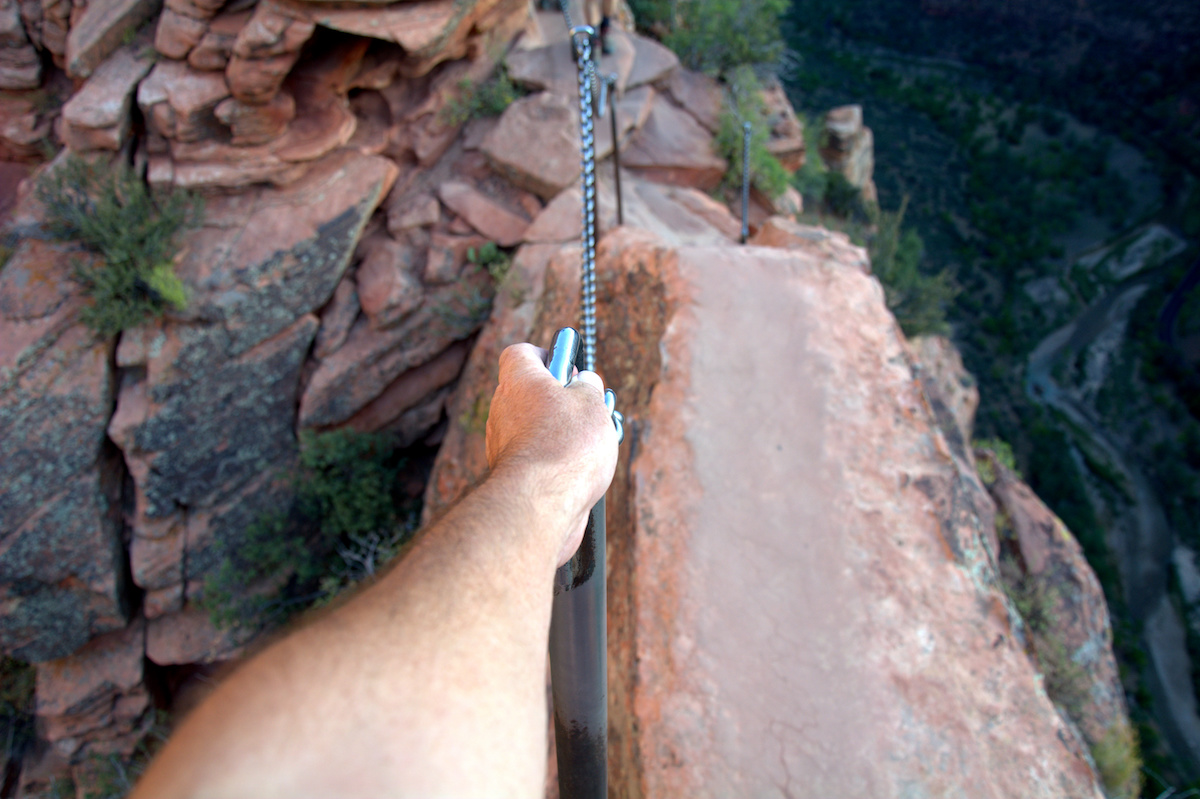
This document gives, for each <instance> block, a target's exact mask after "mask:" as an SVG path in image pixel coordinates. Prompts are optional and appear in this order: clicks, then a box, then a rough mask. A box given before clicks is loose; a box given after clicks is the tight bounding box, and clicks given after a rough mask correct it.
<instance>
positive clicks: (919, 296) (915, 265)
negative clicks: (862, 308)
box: [869, 197, 958, 336]
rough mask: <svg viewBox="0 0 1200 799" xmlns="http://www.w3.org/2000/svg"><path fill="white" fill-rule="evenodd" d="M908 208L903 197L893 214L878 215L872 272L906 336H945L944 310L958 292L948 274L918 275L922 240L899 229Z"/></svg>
mask: <svg viewBox="0 0 1200 799" xmlns="http://www.w3.org/2000/svg"><path fill="white" fill-rule="evenodd" d="M907 207H908V198H907V197H906V198H905V199H904V200H903V201H902V202H901V203H900V210H898V211H896V212H895V213H891V212H880V213H878V221H877V222H876V231H875V233H874V234H873V235H872V236H871V238H870V247H869V249H870V254H871V269H872V270H873V271H874V273H875V275H876V276H877V277H878V278H879V282H880V283H882V284H883V291H884V296H885V298H886V300H887V306H888V308H890V309H891V311H892V313H893V314H895V316H896V321H897V322H898V323H899V324H900V329H901V330H903V331H904V333H905V335H908V336H918V335H922V334H925V333H946V332H947V331H948V329H949V327H948V325H947V324H946V308H947V306H948V305H949V304H950V303H951V302H952V301H953V300H954V297H955V296H956V295H957V293H958V292H957V290H956V289H955V288H954V286H953V284H952V283H951V279H950V275H949V274H948V273H947V272H945V271H942V272H937V273H935V274H926V273H925V272H923V271H921V268H920V267H921V259H922V256H923V255H924V244H923V242H922V241H921V237H920V236H918V235H917V233H916V231H913V230H903V227H902V226H903V223H904V212H905V209H906V208H907Z"/></svg>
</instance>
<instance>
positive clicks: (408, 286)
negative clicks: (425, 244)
mask: <svg viewBox="0 0 1200 799" xmlns="http://www.w3.org/2000/svg"><path fill="white" fill-rule="evenodd" d="M413 261H414V253H413V251H412V249H411V248H409V247H405V246H404V245H403V244H401V243H400V242H398V241H396V240H395V239H392V238H389V237H387V236H381V237H379V239H378V240H377V241H376V243H375V244H374V246H372V247H371V248H370V249H369V250H368V251H367V255H366V257H365V258H364V259H363V262H362V263H361V264H359V266H358V271H357V272H356V273H355V277H356V280H357V284H358V301H359V303H361V305H362V310H363V313H365V314H366V315H367V318H368V319H369V320H370V323H371V327H372V328H374V329H375V330H382V329H384V328H388V327H395V326H396V325H397V324H399V323H400V322H401V321H403V320H404V317H406V316H408V315H409V314H410V313H412V312H413V311H415V310H416V309H417V307H418V306H419V305H420V304H421V298H422V296H423V291H422V289H421V281H420V280H419V279H418V278H417V277H416V275H414V274H413V270H414V264H413Z"/></svg>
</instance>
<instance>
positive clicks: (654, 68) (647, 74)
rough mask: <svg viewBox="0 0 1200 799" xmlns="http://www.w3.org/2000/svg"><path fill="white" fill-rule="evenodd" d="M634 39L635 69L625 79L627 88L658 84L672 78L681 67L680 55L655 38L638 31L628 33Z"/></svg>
mask: <svg viewBox="0 0 1200 799" xmlns="http://www.w3.org/2000/svg"><path fill="white" fill-rule="evenodd" d="M626 35H627V36H628V37H629V38H630V39H631V40H632V41H633V52H634V56H633V70H632V71H631V72H630V73H629V78H628V79H627V80H626V81H625V88H626V89H634V88H637V87H638V86H643V85H645V84H656V83H659V82H660V81H665V80H668V79H670V77H671V73H672V72H674V71H675V70H676V69H678V68H679V56H677V55H675V53H673V52H671V50H669V49H668V48H666V47H664V46H662V45H661V44H659V43H658V42H656V41H654V40H653V39H649V38H647V37H645V36H639V35H638V34H636V33H631V34H626Z"/></svg>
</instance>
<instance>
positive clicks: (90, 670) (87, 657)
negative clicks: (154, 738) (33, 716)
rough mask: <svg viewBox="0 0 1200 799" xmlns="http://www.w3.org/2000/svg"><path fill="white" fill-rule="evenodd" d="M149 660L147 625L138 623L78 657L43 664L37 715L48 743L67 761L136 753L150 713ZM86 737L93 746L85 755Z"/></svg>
mask: <svg viewBox="0 0 1200 799" xmlns="http://www.w3.org/2000/svg"><path fill="white" fill-rule="evenodd" d="M145 656H146V625H145V622H143V621H140V620H138V621H135V622H133V623H132V624H130V625H129V626H128V627H126V628H124V629H121V630H117V631H115V632H112V633H109V634H107V635H102V636H99V637H97V638H95V639H93V640H91V641H89V642H88V644H87V646H85V647H83V648H82V649H80V650H79V651H78V652H77V653H75V654H73V655H70V656H68V657H63V658H59V659H57V660H52V661H49V662H46V663H39V664H38V669H37V705H36V713H37V716H38V722H39V725H40V727H41V731H42V734H43V735H44V736H45V739H46V740H47V741H48V742H49V743H50V744H52V745H54V746H55V747H56V748H58V749H59V750H60V751H61V753H62V754H64V755H67V756H77V757H78V756H81V755H83V754H86V753H91V754H101V753H107V752H109V751H114V750H115V751H119V752H122V753H123V754H129V753H130V752H132V750H133V747H134V745H135V744H136V743H137V739H138V737H140V733H141V732H142V731H143V730H144V724H143V722H146V721H148V718H147V716H148V715H149V711H150V695H149V693H148V692H147V691H146V687H145V685H144V684H143V682H142V678H143V662H144V658H145ZM85 736H86V740H87V741H88V744H89V746H88V747H87V749H85V750H83V751H81V747H82V744H83V742H84V739H85ZM105 743H107V744H109V746H103V745H102V744H105ZM113 744H115V745H113Z"/></svg>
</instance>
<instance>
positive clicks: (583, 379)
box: [571, 372, 604, 396]
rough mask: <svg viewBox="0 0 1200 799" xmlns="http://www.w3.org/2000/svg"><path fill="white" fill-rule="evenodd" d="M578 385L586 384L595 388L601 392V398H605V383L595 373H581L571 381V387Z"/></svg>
mask: <svg viewBox="0 0 1200 799" xmlns="http://www.w3.org/2000/svg"><path fill="white" fill-rule="evenodd" d="M576 383H586V384H587V385H589V386H593V387H595V389H596V390H597V391H599V392H600V396H604V381H603V380H601V379H600V375H598V374H596V373H595V372H580V373H579V374H577V375H575V379H574V380H572V381H571V385H575V384H576Z"/></svg>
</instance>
